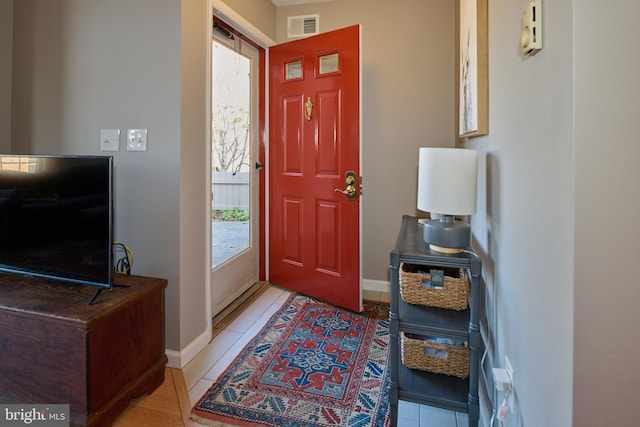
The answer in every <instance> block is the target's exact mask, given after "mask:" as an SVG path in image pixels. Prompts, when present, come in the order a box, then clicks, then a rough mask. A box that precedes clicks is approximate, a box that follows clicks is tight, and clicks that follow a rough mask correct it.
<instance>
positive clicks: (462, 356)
mask: <svg viewBox="0 0 640 427" xmlns="http://www.w3.org/2000/svg"><path fill="white" fill-rule="evenodd" d="M400 347H401V349H402V351H401V352H402V364H403V365H405V366H406V367H407V368H410V369H419V370H421V371H428V372H433V373H436V374H445V375H451V376H454V377H458V378H462V379H465V378H467V377H468V376H469V347H468V345H467V343H466V342H456V341H453V340H449V339H442V338H433V337H414V336H411V335H406V334H405V333H403V332H401V333H400Z"/></svg>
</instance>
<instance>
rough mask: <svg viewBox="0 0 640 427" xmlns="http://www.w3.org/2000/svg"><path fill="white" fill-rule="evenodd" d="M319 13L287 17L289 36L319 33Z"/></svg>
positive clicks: (305, 35)
mask: <svg viewBox="0 0 640 427" xmlns="http://www.w3.org/2000/svg"><path fill="white" fill-rule="evenodd" d="M318 20H319V15H304V16H290V17H288V18H287V37H288V38H296V37H307V36H313V35H315V34H318V33H319V29H318Z"/></svg>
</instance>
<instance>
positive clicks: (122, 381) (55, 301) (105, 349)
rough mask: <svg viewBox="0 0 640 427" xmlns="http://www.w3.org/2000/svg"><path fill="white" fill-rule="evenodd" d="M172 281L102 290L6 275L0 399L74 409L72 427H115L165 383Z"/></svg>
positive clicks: (0, 319) (120, 280)
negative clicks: (132, 405) (132, 404)
mask: <svg viewBox="0 0 640 427" xmlns="http://www.w3.org/2000/svg"><path fill="white" fill-rule="evenodd" d="M166 286H167V281H166V280H165V279H157V278H150V277H141V276H128V275H121V274H117V275H116V280H115V286H114V288H113V289H112V290H110V291H107V290H105V291H103V292H102V293H101V294H100V296H99V297H98V298H97V299H96V301H95V302H94V303H93V304H92V305H89V304H88V302H89V300H90V299H91V296H92V295H93V293H94V292H95V289H91V288H87V287H83V286H73V285H67V284H63V283H57V282H49V281H46V280H42V279H35V278H26V277H19V276H13V275H6V274H0V402H2V403H38V404H48V403H51V404H54V403H61V404H69V405H70V411H71V425H74V426H85V425H90V426H110V425H111V424H112V422H113V420H114V419H115V418H116V417H117V416H118V415H119V414H120V412H122V411H123V410H124V409H125V408H126V407H127V405H128V404H129V401H130V400H131V399H132V398H134V397H137V396H139V395H141V394H143V393H150V392H151V391H153V390H155V389H156V388H157V387H158V386H160V385H161V384H162V382H163V381H164V370H165V365H166V362H167V357H166V355H165V349H164V345H165V344H164V289H165V287H166Z"/></svg>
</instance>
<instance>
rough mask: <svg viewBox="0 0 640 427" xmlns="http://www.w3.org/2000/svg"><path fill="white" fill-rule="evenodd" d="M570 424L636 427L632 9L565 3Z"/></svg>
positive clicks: (638, 177)
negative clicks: (571, 274) (570, 32)
mask: <svg viewBox="0 0 640 427" xmlns="http://www.w3.org/2000/svg"><path fill="white" fill-rule="evenodd" d="M574 12H575V13H574V19H575V50H574V55H575V81H574V85H575V92H576V97H575V100H574V101H575V104H574V105H575V165H576V166H575V224H574V226H575V236H576V239H575V264H574V268H575V320H574V324H575V331H574V337H573V338H574V340H573V345H574V381H573V386H574V400H573V402H574V405H573V425H575V426H608V425H610V426H623V425H625V426H627V425H637V424H638V410H637V406H638V403H637V385H638V383H640V366H639V365H638V360H639V354H640V333H639V332H638V329H637V328H638V326H639V325H640V310H639V309H638V302H639V301H640V287H639V286H638V273H637V271H636V270H635V267H637V265H638V259H639V258H640V256H639V255H638V251H637V245H638V241H640V225H639V224H638V220H637V219H638V218H639V217H640V197H639V194H640V190H639V189H638V185H639V184H640V168H639V167H638V165H637V160H638V159H640V144H639V143H638V112H640V79H638V70H640V49H638V46H637V43H636V37H632V36H629V35H630V34H633V33H634V32H635V31H636V28H637V17H638V16H640V3H638V2H627V1H624V0H613V1H607V2H600V1H594V0H590V1H574Z"/></svg>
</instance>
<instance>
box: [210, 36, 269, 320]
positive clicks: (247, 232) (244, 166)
mask: <svg viewBox="0 0 640 427" xmlns="http://www.w3.org/2000/svg"><path fill="white" fill-rule="evenodd" d="M260 60H261V58H260V53H259V51H258V50H257V49H256V48H254V47H253V46H251V45H250V44H248V43H241V42H240V41H238V40H237V39H235V38H228V37H224V36H222V37H221V36H220V35H219V34H218V33H217V32H214V43H213V50H212V61H213V62H212V73H213V84H212V108H211V109H212V113H213V114H212V141H211V145H212V147H211V152H212V159H211V167H212V168H211V175H212V189H211V192H212V211H213V212H219V214H217V215H216V216H215V218H212V223H211V228H212V250H211V252H212V269H211V306H212V314H213V315H216V314H217V313H219V312H220V311H221V310H223V309H224V308H226V307H227V306H228V305H229V304H230V303H231V302H233V301H234V300H235V299H236V298H238V297H239V296H240V295H242V293H243V292H244V291H246V290H247V289H248V288H250V287H251V286H252V285H253V284H254V283H256V282H257V281H258V267H259V256H260V254H259V243H260V241H259V234H258V232H259V214H258V213H259V208H258V207H259V191H260V172H259V170H257V169H256V168H255V166H254V165H255V163H256V162H258V161H259V157H258V156H259V147H258V144H259V132H258V125H259V119H258V111H259V108H258V103H259V75H260ZM245 124H246V125H245ZM240 125H243V126H240ZM245 126H246V128H245ZM245 132H246V137H245ZM220 135H224V137H222V136H220ZM236 135H239V136H236ZM243 137H245V138H246V139H243ZM239 152H242V153H243V154H244V156H241V157H238V155H237V153H239ZM230 159H235V160H230ZM223 165H224V166H225V167H223ZM222 171H224V172H226V173H221V172H222ZM220 175H223V176H224V177H225V180H228V181H227V183H230V185H227V186H222V185H220V182H219V181H218V179H219V178H218V177H219V176H220ZM240 177H243V178H245V181H240V179H239V178H240ZM247 181H248V184H247ZM223 196H224V197H223ZM240 196H241V197H240ZM220 200H222V201H224V202H225V203H220V202H219V201H220ZM240 202H243V203H240ZM235 209H239V210H241V211H244V210H246V211H248V213H249V219H248V220H242V219H238V218H235V220H231V221H227V220H223V219H228V218H229V217H230V213H231V212H233V211H234V210H235ZM230 219H233V218H230Z"/></svg>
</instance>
